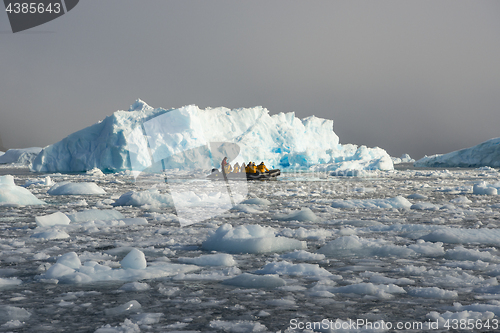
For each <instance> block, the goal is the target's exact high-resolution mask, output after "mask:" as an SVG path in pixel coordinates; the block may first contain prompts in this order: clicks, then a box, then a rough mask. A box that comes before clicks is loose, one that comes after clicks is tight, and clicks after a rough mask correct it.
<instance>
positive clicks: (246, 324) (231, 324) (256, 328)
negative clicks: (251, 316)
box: [210, 320, 267, 333]
mask: <svg viewBox="0 0 500 333" xmlns="http://www.w3.org/2000/svg"><path fill="white" fill-rule="evenodd" d="M210 327H211V328H213V329H216V330H218V331H220V332H235V333H236V332H267V327H266V326H264V325H262V324H261V323H259V322H256V321H248V320H235V321H226V320H212V321H211V322H210Z"/></svg>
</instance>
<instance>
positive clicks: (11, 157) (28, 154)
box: [0, 147, 42, 165]
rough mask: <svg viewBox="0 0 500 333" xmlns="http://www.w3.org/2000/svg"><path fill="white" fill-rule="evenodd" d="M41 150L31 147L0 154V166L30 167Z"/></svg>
mask: <svg viewBox="0 0 500 333" xmlns="http://www.w3.org/2000/svg"><path fill="white" fill-rule="evenodd" d="M41 150H42V148H39V147H31V148H23V149H9V150H7V151H6V152H5V153H2V152H0V164H7V163H15V164H22V165H30V164H31V162H32V161H33V160H34V159H35V157H36V156H37V155H38V154H39V153H40V151H41Z"/></svg>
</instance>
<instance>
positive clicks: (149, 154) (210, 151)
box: [31, 100, 394, 172]
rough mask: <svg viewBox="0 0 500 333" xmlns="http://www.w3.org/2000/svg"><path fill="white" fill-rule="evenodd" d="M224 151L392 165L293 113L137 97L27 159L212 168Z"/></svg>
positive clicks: (284, 163)
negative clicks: (155, 104) (153, 102)
mask: <svg viewBox="0 0 500 333" xmlns="http://www.w3.org/2000/svg"><path fill="white" fill-rule="evenodd" d="M224 156H229V157H230V158H229V160H230V161H232V162H236V161H238V162H240V163H241V162H249V161H254V162H256V163H260V162H261V161H264V162H265V163H266V165H267V166H268V167H269V168H280V169H296V168H299V169H308V168H309V167H311V166H313V165H318V164H321V165H328V170H330V171H339V170H368V169H378V170H393V169H394V166H393V163H392V160H391V157H390V156H389V155H388V154H387V152H386V151H385V150H383V149H381V148H377V147H376V148H367V147H365V146H361V147H357V146H355V145H341V144H339V137H338V136H337V135H336V134H335V132H334V131H333V120H328V119H321V118H318V117H315V116H311V117H307V118H304V119H299V118H297V117H295V114H294V113H292V112H291V113H286V114H285V113H279V114H277V115H272V116H271V115H269V112H268V110H267V109H265V108H262V107H253V108H241V109H234V110H230V109H227V108H224V107H219V108H207V109H204V110H201V109H199V108H198V107H197V106H194V105H189V106H185V107H182V108H179V109H171V110H166V109H162V108H157V109H154V108H152V107H150V106H149V105H147V104H146V103H145V102H143V101H141V100H137V101H136V102H135V103H134V104H133V105H132V106H131V107H130V109H129V111H116V112H115V113H113V114H112V115H111V116H108V117H106V118H105V119H104V120H102V121H100V122H98V123H96V124H94V125H92V126H89V127H87V128H84V129H82V130H80V131H77V132H75V133H73V134H70V135H69V136H68V137H66V138H64V139H63V140H61V141H59V142H57V143H55V144H53V145H50V146H47V147H45V148H44V149H43V150H42V151H41V152H40V154H39V155H38V156H37V157H36V158H35V160H34V161H33V163H32V167H31V168H32V170H33V171H37V172H83V171H87V170H91V169H94V168H98V169H100V170H102V171H105V172H118V171H124V170H131V171H137V172H141V171H143V170H145V169H147V168H149V169H154V166H155V165H156V168H158V167H159V168H160V170H161V169H176V168H179V169H185V168H197V169H211V168H212V167H218V166H220V162H221V160H222V158H223V157H224Z"/></svg>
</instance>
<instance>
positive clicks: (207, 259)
mask: <svg viewBox="0 0 500 333" xmlns="http://www.w3.org/2000/svg"><path fill="white" fill-rule="evenodd" d="M177 260H179V261H180V262H184V263H187V264H193V265H198V266H234V265H236V264H237V263H236V260H234V258H233V256H232V255H230V254H227V253H218V254H206V255H202V256H199V257H197V258H183V257H180V258H178V259H177Z"/></svg>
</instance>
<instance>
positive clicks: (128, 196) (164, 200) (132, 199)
mask: <svg viewBox="0 0 500 333" xmlns="http://www.w3.org/2000/svg"><path fill="white" fill-rule="evenodd" d="M144 205H149V206H152V207H173V206H174V202H173V200H172V196H170V195H169V194H163V193H160V191H158V190H157V189H155V188H153V189H150V190H148V191H142V192H136V191H130V192H127V193H125V194H122V195H121V196H120V197H119V198H118V199H117V200H116V201H115V203H114V204H113V206H144Z"/></svg>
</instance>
